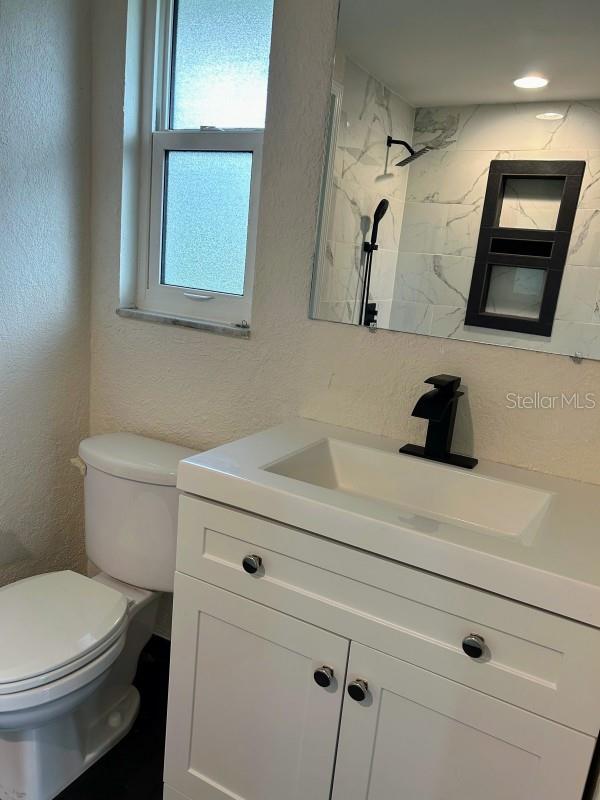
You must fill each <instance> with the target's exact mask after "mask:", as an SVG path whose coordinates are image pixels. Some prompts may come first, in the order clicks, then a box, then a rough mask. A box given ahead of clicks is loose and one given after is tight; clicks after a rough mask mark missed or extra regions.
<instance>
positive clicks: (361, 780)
mask: <svg viewBox="0 0 600 800" xmlns="http://www.w3.org/2000/svg"><path fill="white" fill-rule="evenodd" d="M357 680H358V681H360V680H362V681H366V682H367V683H368V691H367V695H366V698H365V700H364V701H362V702H359V701H357V700H353V699H352V698H351V697H350V696H349V694H348V692H346V693H345V696H344V707H343V713H342V725H341V732H340V741H339V750H338V757H337V766H336V772H335V779H334V788H333V800H391V798H394V800H417V798H418V800H474V799H475V798H479V797H482V798H485V800H581V796H582V793H583V789H584V785H585V780H586V777H587V772H588V769H589V765H590V760H591V757H592V752H593V749H594V743H595V740H594V739H593V738H592V737H591V736H586V735H585V734H582V733H578V732H576V731H573V730H571V729H569V728H565V727H564V726H562V725H559V724H557V723H554V722H550V721H548V720H545V719H543V718H541V717H538V716H536V715H535V714H531V713H530V712H528V711H523V710H521V709H518V708H515V707H514V706H511V705H508V704H507V703H504V702H502V701H499V700H495V699H493V698H492V697H489V696H488V695H485V694H482V693H480V692H477V691H474V690H473V689H468V688H466V687H464V686H461V685H460V684H457V683H454V682H453V681H449V680H447V679H446V678H441V677H439V676H438V675H434V674H433V673H430V672H427V671H426V670H423V669H420V668H418V667H414V666H412V665H410V664H407V663H406V662H404V661H400V660H398V659H395V658H392V657H391V656H387V655H384V654H383V653H380V652H378V651H375V650H372V649H370V648H367V647H364V646H362V645H356V644H354V643H352V646H351V650H350V662H349V667H348V678H347V685H348V686H350V685H351V683H352V682H353V681H357ZM354 691H355V694H358V695H360V686H358V687H355V690H354Z"/></svg>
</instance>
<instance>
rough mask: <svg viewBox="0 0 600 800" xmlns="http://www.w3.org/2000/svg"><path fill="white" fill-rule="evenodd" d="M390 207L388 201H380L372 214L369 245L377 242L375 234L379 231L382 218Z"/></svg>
mask: <svg viewBox="0 0 600 800" xmlns="http://www.w3.org/2000/svg"><path fill="white" fill-rule="evenodd" d="M389 207H390V203H389V200H385V199H384V200H380V201H379V203H378V205H377V208H376V209H375V213H374V214H373V228H372V230H371V245H374V244H375V243H376V242H377V233H378V231H379V223H380V222H381V220H382V219H383V218H384V216H385V214H386V211H387V210H388V208H389Z"/></svg>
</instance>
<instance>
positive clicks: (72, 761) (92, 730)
mask: <svg viewBox="0 0 600 800" xmlns="http://www.w3.org/2000/svg"><path fill="white" fill-rule="evenodd" d="M95 580H101V581H103V582H105V583H108V582H109V581H110V583H111V585H114V586H115V588H119V589H120V590H121V591H123V593H124V594H127V596H128V597H129V598H130V600H131V602H132V605H131V608H130V612H129V614H130V619H129V624H128V628H127V640H126V643H125V647H124V649H123V651H122V652H121V654H120V655H119V656H118V657H117V660H116V661H115V662H114V664H113V665H112V666H111V667H109V669H108V670H107V671H106V672H105V673H104V674H102V675H100V676H99V677H98V678H96V679H95V680H94V681H93V682H92V683H91V684H89V685H88V686H87V687H85V692H82V695H81V702H78V704H77V705H75V706H74V707H73V706H70V707H69V708H70V710H68V711H67V713H63V714H59V715H57V716H56V717H54V718H53V719H51V720H50V721H44V724H40V725H38V726H35V725H30V726H25V727H23V728H18V729H16V730H0V800H52V798H54V797H56V795H57V794H59V793H60V792H62V791H63V789H66V787H67V786H69V784H71V783H72V782H73V781H74V780H75V779H76V778H78V777H79V776H80V775H81V774H82V773H83V772H85V770H87V769H88V768H89V767H90V766H91V765H92V764H93V763H94V762H95V761H97V760H98V759H99V758H100V757H101V756H102V755H104V753H106V752H107V751H108V750H110V749H111V747H113V746H114V745H115V744H116V743H117V742H118V741H119V740H120V739H122V738H123V736H125V734H127V733H128V731H129V730H130V729H131V726H132V725H133V723H134V721H135V718H136V716H137V713H138V710H139V705H140V696H139V693H138V691H137V689H136V688H135V687H134V686H133V685H132V681H133V678H134V675H135V671H136V667H137V662H138V658H139V655H140V652H141V651H142V648H143V647H144V645H145V644H146V643H147V642H148V640H149V639H150V636H151V634H152V631H153V629H154V625H155V621H156V612H157V606H158V597H159V595H157V594H153V593H151V592H142V591H141V590H138V589H135V588H134V587H128V586H127V585H126V584H119V583H118V582H117V581H113V580H112V579H110V578H108V576H105V575H103V574H100V575H99V576H97V577H96V578H95Z"/></svg>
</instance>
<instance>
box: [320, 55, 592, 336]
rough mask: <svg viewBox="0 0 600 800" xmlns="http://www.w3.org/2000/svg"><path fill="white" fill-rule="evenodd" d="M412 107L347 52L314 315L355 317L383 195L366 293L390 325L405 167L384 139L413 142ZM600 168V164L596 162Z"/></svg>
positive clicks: (396, 149)
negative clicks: (366, 249)
mask: <svg viewBox="0 0 600 800" xmlns="http://www.w3.org/2000/svg"><path fill="white" fill-rule="evenodd" d="M414 114H415V112H414V109H413V108H412V107H411V106H409V105H407V104H406V103H404V102H403V101H402V100H401V99H400V98H399V97H398V96H397V95H395V94H394V93H393V92H391V91H390V90H389V89H388V88H387V87H386V86H385V85H384V84H382V83H381V82H379V81H378V80H376V79H375V78H373V77H372V76H371V75H369V74H368V73H367V72H365V71H364V70H363V69H362V68H361V67H359V66H358V65H356V64H354V63H353V62H352V61H351V60H349V59H346V60H345V64H344V83H343V96H342V108H341V119H340V125H339V130H338V131H337V142H336V149H335V157H334V162H333V190H332V198H331V208H330V212H329V214H330V215H329V219H330V228H329V231H328V232H327V243H326V251H325V254H324V265H323V270H322V272H323V279H322V282H321V291H320V295H319V298H318V306H317V308H318V313H317V316H319V318H321V319H331V320H335V321H338V322H354V323H356V322H357V321H358V319H357V318H358V313H359V309H358V305H359V302H360V297H361V291H362V277H363V270H364V262H365V256H364V252H363V249H362V245H363V243H364V241H365V240H367V239H370V232H371V223H372V217H373V212H374V211H375V208H376V207H377V204H378V203H379V202H380V200H382V199H384V198H385V199H387V200H388V202H389V209H388V211H387V213H386V215H385V217H384V218H383V219H382V221H381V224H380V227H379V237H378V244H379V250H378V251H377V252H376V253H375V254H374V268H373V273H372V285H371V289H372V292H371V295H372V299H375V298H376V299H377V301H378V309H379V318H378V324H379V326H380V327H388V326H389V309H390V308H391V304H392V301H393V299H394V283H395V279H396V266H397V260H398V247H399V243H400V235H401V231H402V218H403V214H404V200H405V194H406V186H407V183H408V172H407V171H406V170H400V169H398V168H396V167H394V163H395V162H397V161H398V160H400V159H401V158H403V157H404V156H405V155H406V151H405V150H403V148H402V147H398V146H395V147H393V148H392V149H391V151H389V150H388V148H387V146H386V139H387V137H388V135H392V136H393V137H394V138H397V139H405V140H407V141H409V142H410V141H411V138H412V132H413V127H414ZM599 167H600V165H599Z"/></svg>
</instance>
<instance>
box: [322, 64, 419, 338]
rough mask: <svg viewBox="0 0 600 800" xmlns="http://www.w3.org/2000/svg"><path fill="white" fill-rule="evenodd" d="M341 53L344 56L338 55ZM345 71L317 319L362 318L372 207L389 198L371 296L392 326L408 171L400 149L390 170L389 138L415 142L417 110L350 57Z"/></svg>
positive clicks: (385, 322) (394, 151)
mask: <svg viewBox="0 0 600 800" xmlns="http://www.w3.org/2000/svg"><path fill="white" fill-rule="evenodd" d="M339 57H340V56H339V54H338V56H337V59H338V60H339ZM343 74H344V78H343V96H342V107H341V117H340V125H339V130H338V132H337V143H336V149H335V158H334V165H333V190H332V199H331V208H330V225H329V232H330V235H329V238H328V240H327V245H326V250H325V259H326V261H325V264H324V268H323V270H322V273H323V276H324V285H323V286H322V290H321V292H320V296H319V310H318V315H317V316H319V317H320V318H321V319H329V320H334V321H337V322H356V321H357V314H358V303H357V302H356V301H357V299H360V292H361V289H362V285H361V273H362V268H363V266H364V261H363V259H364V254H363V249H362V246H363V242H364V241H365V239H366V238H367V235H370V227H371V220H372V217H373V212H374V211H375V208H376V206H377V204H378V203H379V201H380V200H382V199H383V198H385V199H387V200H388V201H389V203H390V206H389V210H388V212H387V214H386V216H385V217H384V219H383V220H382V222H381V225H380V229H379V250H378V251H377V254H376V259H377V266H376V269H374V270H373V278H372V293H373V297H376V298H377V301H378V303H377V305H378V309H379V324H380V325H382V326H384V327H387V326H388V324H389V316H390V311H391V307H392V301H393V296H394V285H395V279H396V267H397V261H398V247H399V244H400V234H401V230H402V219H403V215H404V200H405V195H406V188H407V184H408V171H407V170H401V169H398V168H397V167H394V166H393V163H394V162H397V161H398V159H399V158H402V157H403V156H404V155H405V154H406V153H405V152H404V151H403V150H402V148H401V147H395V148H393V149H392V151H391V153H390V159H389V164H388V166H387V170H386V156H387V155H388V152H387V146H386V139H387V136H388V134H389V135H393V136H394V137H395V138H397V139H405V140H406V141H408V142H410V141H411V140H412V134H413V127H414V114H415V112H414V109H413V108H412V107H411V106H409V105H407V104H406V103H405V102H403V101H402V100H401V99H400V98H399V97H398V96H397V95H395V94H393V92H391V91H390V90H389V89H388V88H387V87H386V86H385V85H384V84H382V83H381V82H380V81H378V80H377V79H375V78H374V77H372V76H371V75H369V74H368V73H367V72H365V70H363V69H362V68H361V67H359V66H358V65H357V64H355V63H354V62H352V61H350V60H349V59H346V60H345V64H344V67H343ZM395 156H396V157H395ZM394 157H395V158H394Z"/></svg>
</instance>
